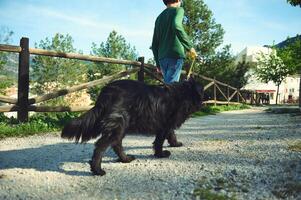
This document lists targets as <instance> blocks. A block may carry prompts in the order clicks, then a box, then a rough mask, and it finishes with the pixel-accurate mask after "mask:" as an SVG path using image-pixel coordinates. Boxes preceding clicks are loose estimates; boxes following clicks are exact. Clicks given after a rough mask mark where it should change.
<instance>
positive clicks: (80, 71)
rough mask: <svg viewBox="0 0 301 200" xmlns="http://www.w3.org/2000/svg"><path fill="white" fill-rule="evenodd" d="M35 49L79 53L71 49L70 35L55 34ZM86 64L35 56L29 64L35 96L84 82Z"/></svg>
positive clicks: (72, 60)
mask: <svg viewBox="0 0 301 200" xmlns="http://www.w3.org/2000/svg"><path fill="white" fill-rule="evenodd" d="M35 46H36V48H40V49H45V50H54V51H58V52H65V53H80V52H77V51H76V49H75V48H74V47H73V39H72V37H71V36H70V35H68V34H67V35H62V34H59V33H57V34H55V36H54V37H53V38H51V39H49V38H48V37H47V38H46V39H45V40H41V41H40V43H39V44H35ZM86 68H87V66H86V64H85V63H83V62H81V61H79V60H74V59H63V58H55V57H48V56H35V57H34V58H33V60H32V63H31V73H30V75H31V80H32V81H33V82H34V84H33V86H32V88H33V92H35V93H36V94H44V93H46V92H48V91H49V90H55V89H61V88H64V87H66V86H71V85H74V84H78V83H81V82H83V81H84V79H85V72H86Z"/></svg>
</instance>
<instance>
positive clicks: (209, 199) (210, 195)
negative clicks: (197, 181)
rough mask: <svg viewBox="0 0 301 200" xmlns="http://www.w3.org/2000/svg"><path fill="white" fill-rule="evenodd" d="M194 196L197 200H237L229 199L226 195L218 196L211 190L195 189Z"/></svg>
mask: <svg viewBox="0 0 301 200" xmlns="http://www.w3.org/2000/svg"><path fill="white" fill-rule="evenodd" d="M193 195H194V196H195V197H196V198H197V199H206V200H235V198H234V197H228V196H226V195H224V194H217V193H214V192H212V191H211V190H210V189H206V188H198V189H195V190H194V192H193Z"/></svg>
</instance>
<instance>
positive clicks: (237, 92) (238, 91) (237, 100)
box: [236, 89, 239, 103]
mask: <svg viewBox="0 0 301 200" xmlns="http://www.w3.org/2000/svg"><path fill="white" fill-rule="evenodd" d="M236 91H237V103H239V89H236Z"/></svg>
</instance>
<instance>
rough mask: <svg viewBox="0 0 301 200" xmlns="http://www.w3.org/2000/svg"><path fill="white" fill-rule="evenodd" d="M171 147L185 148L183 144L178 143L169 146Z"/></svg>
mask: <svg viewBox="0 0 301 200" xmlns="http://www.w3.org/2000/svg"><path fill="white" fill-rule="evenodd" d="M169 146H170V147H181V146H183V143H182V142H176V143H171V144H169Z"/></svg>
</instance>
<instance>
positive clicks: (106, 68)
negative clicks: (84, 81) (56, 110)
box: [88, 31, 138, 101]
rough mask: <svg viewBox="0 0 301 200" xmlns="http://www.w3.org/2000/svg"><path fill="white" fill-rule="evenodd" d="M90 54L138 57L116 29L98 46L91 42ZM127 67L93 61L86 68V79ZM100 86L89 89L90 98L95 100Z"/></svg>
mask: <svg viewBox="0 0 301 200" xmlns="http://www.w3.org/2000/svg"><path fill="white" fill-rule="evenodd" d="M91 55H93V56H100V57H108V58H116V59H121V60H137V57H138V56H137V52H136V49H135V47H131V45H130V44H129V43H127V42H126V40H125V38H124V37H123V36H122V35H118V33H117V32H116V31H112V32H111V33H110V34H109V36H108V38H107V41H106V42H102V43H101V44H100V45H99V46H97V44H95V43H93V44H92V51H91ZM128 68H130V66H125V65H119V64H110V63H94V64H93V65H91V66H90V68H89V70H88V79H89V81H93V80H96V79H101V78H102V77H103V76H108V75H112V74H114V73H116V72H119V71H122V70H126V69H128ZM100 87H101V86H99V87H93V88H91V89H89V91H88V92H89V94H90V95H91V98H92V100H94V101H95V100H96V98H97V96H98V94H99V90H100Z"/></svg>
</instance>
